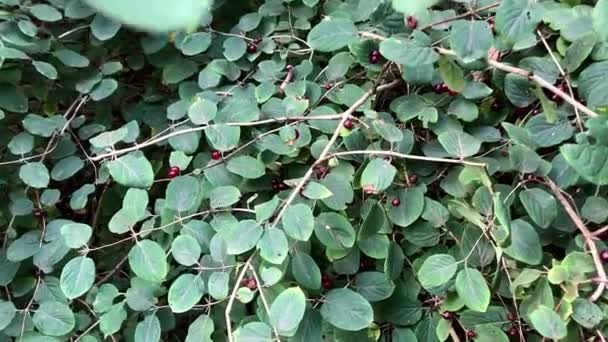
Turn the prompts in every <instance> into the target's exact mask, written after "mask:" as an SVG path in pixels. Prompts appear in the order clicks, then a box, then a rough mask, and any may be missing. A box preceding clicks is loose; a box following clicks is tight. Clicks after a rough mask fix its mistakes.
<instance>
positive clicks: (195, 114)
mask: <svg viewBox="0 0 608 342" xmlns="http://www.w3.org/2000/svg"><path fill="white" fill-rule="evenodd" d="M216 114H217V104H216V103H215V102H213V101H210V100H208V99H204V98H198V97H197V98H196V99H195V100H194V102H192V104H191V105H190V107H189V108H188V117H189V118H190V121H192V123H193V124H195V125H206V124H208V123H209V121H211V120H213V119H214V118H215V115H216Z"/></svg>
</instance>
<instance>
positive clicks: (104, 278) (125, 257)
mask: <svg viewBox="0 0 608 342" xmlns="http://www.w3.org/2000/svg"><path fill="white" fill-rule="evenodd" d="M127 260H129V254H126V255H125V256H124V257H123V258H122V259H121V260H120V261H119V262H118V263H117V264H116V266H114V268H112V270H110V271H109V272H108V273H107V274H106V275H105V276H104V277H103V278H101V279H99V281H97V282H96V283H95V286H99V285H101V284H103V283H105V282H106V281H107V280H108V279H110V278H111V277H112V275H114V273H116V272H117V271H118V270H119V269H120V268H121V267H122V265H124V264H125V262H127Z"/></svg>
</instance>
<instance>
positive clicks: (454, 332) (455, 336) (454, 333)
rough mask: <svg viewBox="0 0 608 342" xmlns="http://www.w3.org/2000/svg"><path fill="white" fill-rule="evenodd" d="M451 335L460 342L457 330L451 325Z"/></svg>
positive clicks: (455, 341) (454, 341) (454, 340)
mask: <svg viewBox="0 0 608 342" xmlns="http://www.w3.org/2000/svg"><path fill="white" fill-rule="evenodd" d="M450 336H451V337H452V341H453V342H460V337H458V334H457V333H456V330H454V327H452V326H450Z"/></svg>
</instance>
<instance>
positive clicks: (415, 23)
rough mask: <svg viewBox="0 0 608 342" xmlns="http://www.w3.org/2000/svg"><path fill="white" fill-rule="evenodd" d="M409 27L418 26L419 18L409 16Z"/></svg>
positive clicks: (414, 27)
mask: <svg viewBox="0 0 608 342" xmlns="http://www.w3.org/2000/svg"><path fill="white" fill-rule="evenodd" d="M406 20H407V27H409V28H410V29H412V30H414V29H416V27H418V19H416V18H414V17H412V16H411V15H410V16H408V17H407V19H406Z"/></svg>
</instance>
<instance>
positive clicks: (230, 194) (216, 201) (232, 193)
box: [209, 186, 241, 209]
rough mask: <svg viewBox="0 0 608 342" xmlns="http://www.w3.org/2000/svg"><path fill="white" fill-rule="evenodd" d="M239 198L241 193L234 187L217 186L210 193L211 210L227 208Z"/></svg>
mask: <svg viewBox="0 0 608 342" xmlns="http://www.w3.org/2000/svg"><path fill="white" fill-rule="evenodd" d="M240 198H241V192H240V191H239V189H238V188H236V187H234V186H219V187H217V188H215V189H213V190H212V191H211V193H210V194H209V199H210V200H211V201H210V203H209V204H210V205H211V208H214V209H215V208H223V207H229V206H231V205H233V204H235V203H236V202H238V201H239V199H240Z"/></svg>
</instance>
